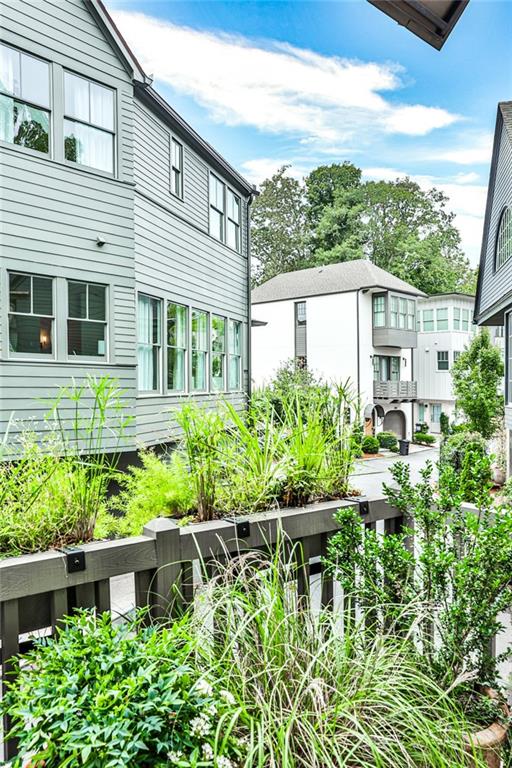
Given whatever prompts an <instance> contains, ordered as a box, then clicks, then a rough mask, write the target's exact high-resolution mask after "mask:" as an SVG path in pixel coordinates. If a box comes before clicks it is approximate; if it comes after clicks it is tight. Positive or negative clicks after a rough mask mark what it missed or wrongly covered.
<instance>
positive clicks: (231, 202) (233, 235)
mask: <svg viewBox="0 0 512 768" xmlns="http://www.w3.org/2000/svg"><path fill="white" fill-rule="evenodd" d="M227 203H228V218H227V224H226V243H227V244H228V245H229V247H230V248H233V249H234V250H235V251H240V249H241V242H240V214H241V202H240V198H239V197H238V195H235V193H234V192H232V191H231V190H230V189H228V190H227Z"/></svg>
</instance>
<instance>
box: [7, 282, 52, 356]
mask: <svg viewBox="0 0 512 768" xmlns="http://www.w3.org/2000/svg"><path fill="white" fill-rule="evenodd" d="M9 350H10V352H13V353H15V354H18V353H19V354H25V355H26V354H28V355H32V354H36V355H51V354H53V279H52V278H51V277H38V276H36V275H25V274H19V273H17V272H11V273H10V274H9Z"/></svg>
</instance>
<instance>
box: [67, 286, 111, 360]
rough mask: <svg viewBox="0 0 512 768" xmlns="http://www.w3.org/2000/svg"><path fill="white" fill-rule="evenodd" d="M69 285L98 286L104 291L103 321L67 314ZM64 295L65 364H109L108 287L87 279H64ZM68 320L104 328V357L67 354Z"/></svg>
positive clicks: (109, 318)
mask: <svg viewBox="0 0 512 768" xmlns="http://www.w3.org/2000/svg"><path fill="white" fill-rule="evenodd" d="M69 283H80V284H82V285H87V286H89V285H99V286H101V287H102V288H104V289H105V320H90V319H89V318H88V317H72V316H71V315H70V314H69ZM66 289H67V291H66V294H67V304H66V320H65V323H66V325H65V330H66V362H68V363H71V362H73V363H77V362H78V363H82V362H84V363H88V362H90V363H110V327H111V317H110V306H111V302H110V293H111V292H110V285H108V284H105V283H97V282H96V281H95V280H89V279H83V280H81V279H78V278H66ZM88 310H89V289H87V311H88ZM69 320H76V321H78V322H80V321H82V322H87V323H98V324H101V325H103V326H104V327H105V354H104V355H71V354H70V353H69V338H68V333H69V330H68V321H69Z"/></svg>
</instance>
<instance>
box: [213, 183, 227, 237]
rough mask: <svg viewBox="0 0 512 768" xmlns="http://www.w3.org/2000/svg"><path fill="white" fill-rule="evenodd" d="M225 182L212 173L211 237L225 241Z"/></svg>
mask: <svg viewBox="0 0 512 768" xmlns="http://www.w3.org/2000/svg"><path fill="white" fill-rule="evenodd" d="M224 190H225V187H224V184H223V182H222V181H221V180H220V179H218V178H217V177H216V176H214V174H213V173H210V235H213V237H215V238H217V240H224V227H225V221H224V220H225V204H226V200H225V195H224Z"/></svg>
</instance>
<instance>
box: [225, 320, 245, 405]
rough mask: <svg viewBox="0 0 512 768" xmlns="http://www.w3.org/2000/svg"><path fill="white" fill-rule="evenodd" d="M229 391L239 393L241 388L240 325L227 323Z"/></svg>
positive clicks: (233, 321)
mask: <svg viewBox="0 0 512 768" xmlns="http://www.w3.org/2000/svg"><path fill="white" fill-rule="evenodd" d="M228 353H229V389H230V390H232V391H235V392H236V391H239V390H240V389H241V388H242V323H241V322H239V321H238V320H230V321H229V332H228Z"/></svg>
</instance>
